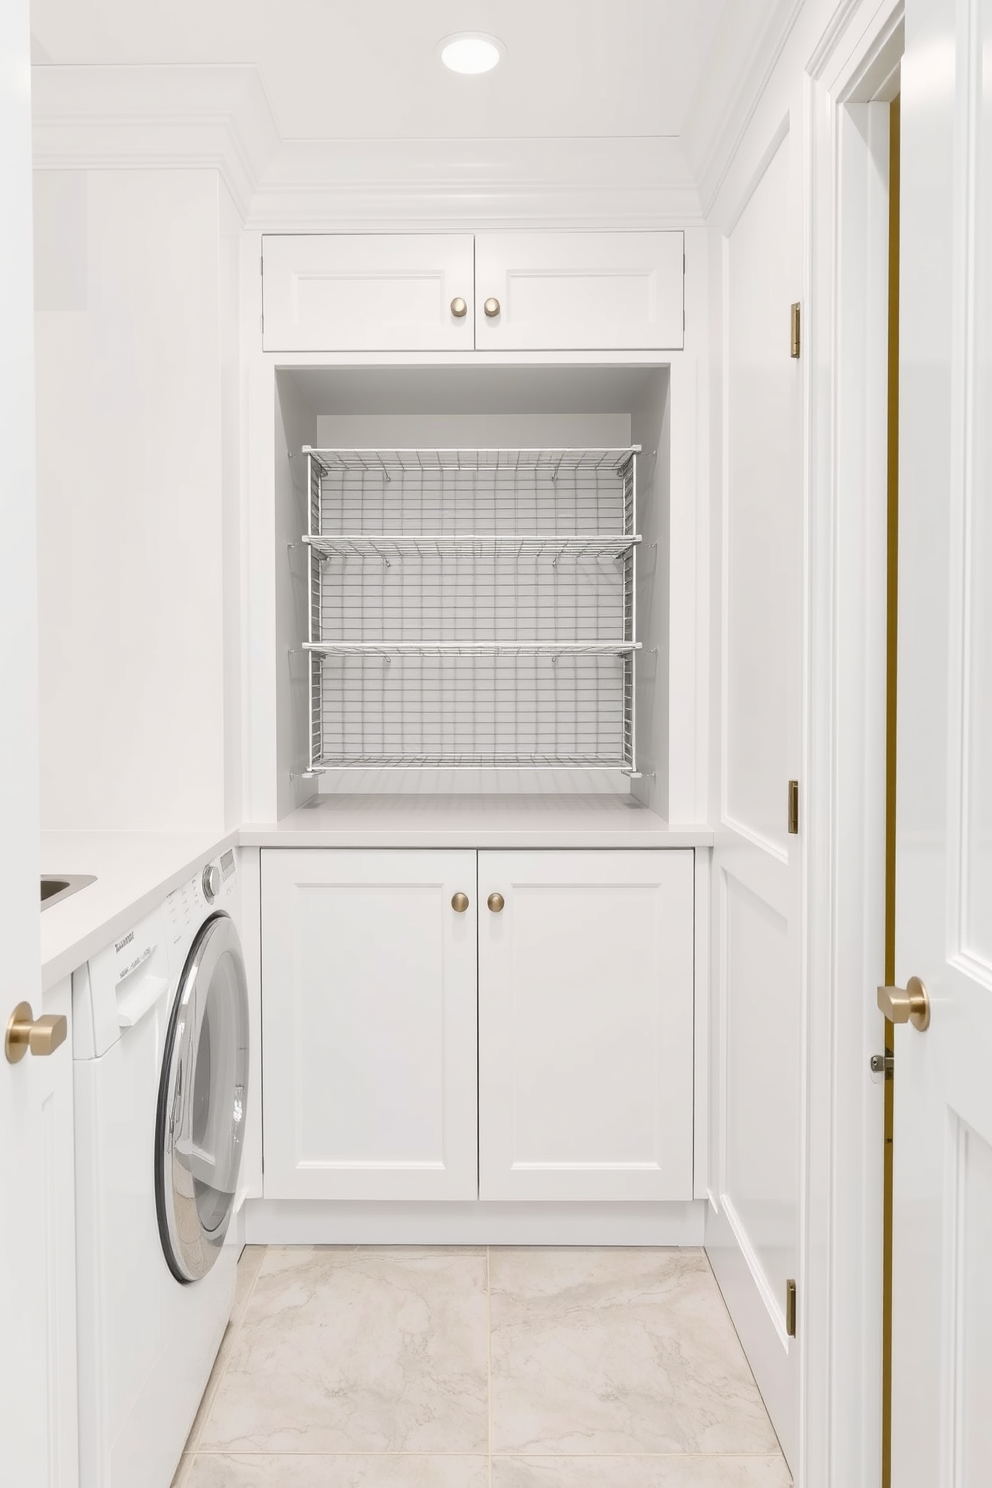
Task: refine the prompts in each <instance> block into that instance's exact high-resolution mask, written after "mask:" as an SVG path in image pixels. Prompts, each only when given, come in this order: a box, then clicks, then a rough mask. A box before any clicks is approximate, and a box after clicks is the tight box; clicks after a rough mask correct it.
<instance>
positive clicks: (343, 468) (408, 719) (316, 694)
mask: <svg viewBox="0 0 992 1488" xmlns="http://www.w3.org/2000/svg"><path fill="white" fill-rule="evenodd" d="M303 454H304V455H305V456H306V458H307V465H308V485H309V492H310V522H309V531H308V532H307V534H306V537H305V541H306V543H307V544H308V546H309V550H310V626H309V635H308V639H307V641H306V649H307V650H308V651H309V653H310V682H311V701H310V706H311V745H310V769H311V771H320V770H327V769H334V768H342V769H349V768H352V769H355V768H357V769H367V768H369V767H379V768H390V767H411V766H414V767H416V766H425V767H434V768H448V769H463V768H473V769H477V768H479V767H480V766H485V767H488V768H493V769H500V768H513V769H516V768H519V767H520V766H528V767H531V768H553V769H570V768H579V769H584V770H595V769H620V770H625V771H628V772H631V773H633V772H634V770H635V761H634V717H633V712H634V684H633V669H634V652H635V651H636V649H637V646H638V642H637V638H636V635H635V608H636V607H635V555H636V549H637V544H638V543H639V542H640V537H639V535H638V534H637V533H635V531H634V510H635V492H636V465H637V450H636V448H634V449H630V448H624V449H583V450H576V449H324V450H315V449H310V448H307V449H305V450H304V451H303Z"/></svg>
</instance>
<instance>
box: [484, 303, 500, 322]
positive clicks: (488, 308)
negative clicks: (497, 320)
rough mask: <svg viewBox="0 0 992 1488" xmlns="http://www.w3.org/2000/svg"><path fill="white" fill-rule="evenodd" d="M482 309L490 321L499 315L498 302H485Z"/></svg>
mask: <svg viewBox="0 0 992 1488" xmlns="http://www.w3.org/2000/svg"><path fill="white" fill-rule="evenodd" d="M482 308H483V310H485V312H486V314H487V315H488V316H489V319H490V320H492V319H494V317H495V316H497V315H498V314H499V300H487V301H486V303H485V304H484V305H483V307H482Z"/></svg>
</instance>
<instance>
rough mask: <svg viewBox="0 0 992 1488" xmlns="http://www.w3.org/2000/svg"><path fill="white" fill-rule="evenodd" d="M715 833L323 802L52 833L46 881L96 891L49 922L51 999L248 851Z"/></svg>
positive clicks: (569, 809) (590, 810)
mask: <svg viewBox="0 0 992 1488" xmlns="http://www.w3.org/2000/svg"><path fill="white" fill-rule="evenodd" d="M712 842H713V831H712V829H711V828H710V827H706V826H698V827H694V826H681V827H671V826H669V824H668V822H666V821H664V820H663V819H662V818H661V817H660V816H657V815H656V814H655V813H654V812H653V811H649V810H648V809H647V808H646V807H644V806H640V805H638V804H637V803H636V802H634V801H632V800H631V798H630V797H629V796H607V795H602V796H596V795H589V796H536V795H533V796H469V795H463V796H459V795H431V796H427V795H424V796H416V795H390V796H383V795H354V796H344V795H323V796H315V797H314V798H313V800H312V801H311V802H309V803H308V804H307V805H306V806H302V807H300V809H299V810H298V811H294V812H293V813H292V814H291V815H290V816H287V817H284V818H283V820H282V821H279V822H274V823H271V824H265V823H263V824H261V825H249V826H244V827H242V828H241V830H240V831H231V832H227V833H226V834H218V833H217V832H216V831H203V832H43V833H42V834H41V871H42V873H44V874H52V875H56V874H60V873H65V874H68V873H92V874H95V876H96V882H95V883H92V884H89V885H87V887H86V888H84V889H80V890H79V891H78V892H77V893H75V894H71V895H70V896H69V897H68V898H67V899H63V900H61V901H60V902H59V903H58V904H52V905H50V906H49V908H48V909H46V910H43V911H42V914H41V979H42V989H43V990H45V989H47V988H49V987H52V986H54V984H55V983H56V982H58V981H61V979H62V978H63V977H65V976H68V975H69V974H70V973H71V972H73V971H75V969H76V968H77V967H78V966H82V965H83V963H84V962H86V961H88V960H89V958H90V957H91V956H93V955H95V954H96V953H97V952H98V951H100V950H102V949H103V948H104V946H106V945H109V944H110V942H111V941H112V940H114V939H115V938H116V937H117V936H118V935H119V934H120V933H121V932H122V931H125V930H128V929H130V927H131V926H132V925H133V924H134V922H135V921H136V920H139V919H140V918H141V917H142V915H145V914H148V913H150V912H151V910H153V909H155V907H156V906H157V905H158V904H160V903H161V902H162V900H163V899H164V898H165V897H166V895H167V894H170V893H171V892H172V890H173V889H175V888H178V886H179V885H180V884H181V883H182V882H183V881H184V880H185V879H186V878H188V877H189V876H191V875H192V874H193V873H194V872H196V871H197V869H198V868H199V867H200V865H201V864H202V863H203V862H204V861H205V860H206V859H208V858H215V857H216V856H217V855H218V853H221V852H223V851H225V849H226V848H228V847H232V846H234V845H235V844H236V843H240V844H242V845H243V846H245V847H438V848H441V847H469V848H500V847H503V848H513V847H518V848H519V847H531V848H540V847H544V848H554V847H574V848H606V847H627V848H630V847H643V848H647V847H709V846H711V845H712Z"/></svg>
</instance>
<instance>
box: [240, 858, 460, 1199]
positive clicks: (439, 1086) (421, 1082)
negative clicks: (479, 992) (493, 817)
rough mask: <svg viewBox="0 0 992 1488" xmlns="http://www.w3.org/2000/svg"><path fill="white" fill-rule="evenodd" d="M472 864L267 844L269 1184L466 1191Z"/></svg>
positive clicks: (290, 1191) (285, 1195) (342, 1190)
mask: <svg viewBox="0 0 992 1488" xmlns="http://www.w3.org/2000/svg"><path fill="white" fill-rule="evenodd" d="M475 869H476V864H475V854H474V853H473V852H466V851H461V852H433V851H424V852H413V851H395V852H392V851H388V852H387V851H370V852H366V851H340V852H339V851H337V850H333V849H320V848H318V849H307V850H303V851H289V850H285V849H279V848H275V849H266V850H265V851H263V853H262V1030H263V1040H262V1061H263V1062H262V1085H263V1110H262V1118H263V1126H264V1155H265V1165H264V1166H265V1176H264V1194H265V1197H266V1198H269V1199H472V1198H475V1197H476V1193H477V1183H476V1133H477V1125H476V941H477V934H476V925H477V920H476V913H475ZM457 893H464V894H465V895H467V897H468V900H469V907H468V909H467V911H465V912H464V913H461V914H459V913H458V912H457V911H456V910H455V909H454V908H453V907H452V902H451V901H452V897H453V895H455V894H457Z"/></svg>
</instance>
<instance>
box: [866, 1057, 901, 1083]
mask: <svg viewBox="0 0 992 1488" xmlns="http://www.w3.org/2000/svg"><path fill="white" fill-rule="evenodd" d="M869 1062H870V1064H871V1072H872V1074H873V1075H884V1076H885V1078H886V1079H887V1080H891V1079H892V1071H893V1069H894V1068H895V1063H896V1062H895V1059H894V1058H893V1056H892V1055H891V1054H873V1055H872V1056H871V1060H870V1061H869Z"/></svg>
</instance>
